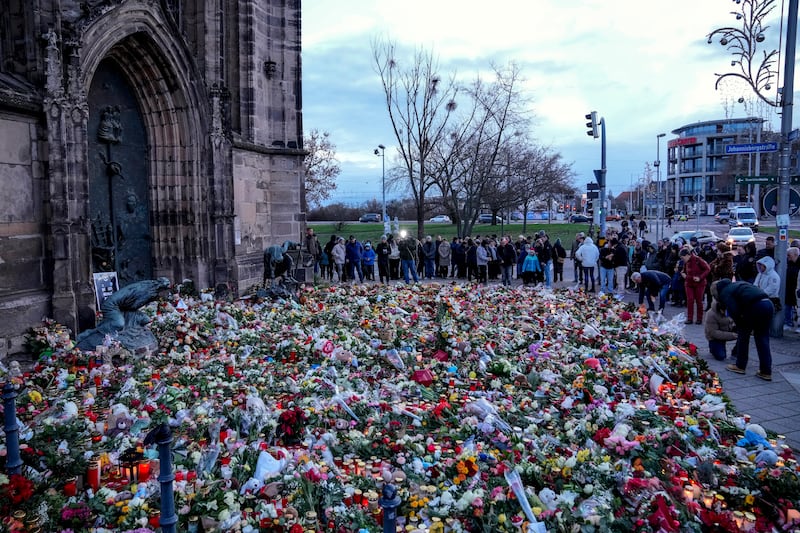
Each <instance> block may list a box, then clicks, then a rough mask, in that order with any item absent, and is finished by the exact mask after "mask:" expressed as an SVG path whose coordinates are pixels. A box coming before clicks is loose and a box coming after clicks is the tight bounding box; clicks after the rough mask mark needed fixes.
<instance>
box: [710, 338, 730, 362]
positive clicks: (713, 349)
mask: <svg viewBox="0 0 800 533" xmlns="http://www.w3.org/2000/svg"><path fill="white" fill-rule="evenodd" d="M708 351H709V352H710V353H711V356H712V357H713V358H714V359H716V360H717V361H724V360H725V358H726V357H728V353H727V351H726V350H725V341H716V340H711V341H708Z"/></svg>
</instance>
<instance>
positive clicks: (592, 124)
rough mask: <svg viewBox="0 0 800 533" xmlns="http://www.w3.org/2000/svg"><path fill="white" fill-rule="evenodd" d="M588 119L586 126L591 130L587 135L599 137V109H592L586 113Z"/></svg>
mask: <svg viewBox="0 0 800 533" xmlns="http://www.w3.org/2000/svg"><path fill="white" fill-rule="evenodd" d="M586 120H588V121H589V122H587V123H586V127H587V128H589V131H587V132H586V135H588V136H590V137H594V138H595V139H597V138H598V137H599V135H598V133H597V111H592V112H591V113H589V114H588V115H586Z"/></svg>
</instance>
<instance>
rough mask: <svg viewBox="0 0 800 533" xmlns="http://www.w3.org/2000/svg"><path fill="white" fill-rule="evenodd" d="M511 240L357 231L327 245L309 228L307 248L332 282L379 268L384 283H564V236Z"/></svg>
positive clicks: (365, 276)
mask: <svg viewBox="0 0 800 533" xmlns="http://www.w3.org/2000/svg"><path fill="white" fill-rule="evenodd" d="M511 241H512V239H511V237H509V236H503V237H498V236H496V235H491V236H485V237H481V236H475V237H466V238H461V237H453V238H452V239H450V240H448V239H445V238H443V237H442V236H441V235H439V236H437V237H436V238H434V237H433V236H427V237H425V238H424V239H417V238H416V237H413V236H411V235H405V234H401V235H397V236H395V235H392V234H389V235H382V236H381V237H380V242H378V243H377V244H374V245H373V243H372V242H371V241H369V240H367V241H364V242H361V241H359V240H358V239H356V237H355V236H353V235H350V237H349V238H348V239H345V238H344V237H343V236H338V235H332V236H331V237H330V240H329V241H328V242H327V243H326V244H325V245H324V246H322V245H321V244H320V242H319V240H318V238H317V236H316V235H315V233H314V229H313V228H308V230H307V231H306V240H305V243H304V250H305V251H306V253H307V254H308V256H309V257H311V258H312V259H311V262H312V263H313V265H314V273H315V275H318V276H319V277H320V278H321V279H323V280H328V281H338V282H348V281H358V282H359V283H361V282H363V281H365V280H373V281H374V280H376V271H377V281H378V282H380V283H390V282H391V281H399V280H401V279H402V280H403V281H405V282H406V283H410V282H411V281H412V280H413V281H415V282H416V281H419V280H420V279H426V280H433V279H447V278H452V279H463V280H467V281H469V282H472V281H475V282H478V283H488V282H489V281H497V282H499V283H501V284H503V285H506V286H510V285H511V284H512V283H513V281H512V280H514V279H520V280H522V282H523V283H524V284H526V285H528V284H542V285H544V286H547V287H552V285H553V283H555V282H559V281H560V282H563V281H564V263H565V262H566V260H567V258H568V254H567V250H566V249H565V248H564V246H563V245H562V243H561V240H560V239H556V240H555V242H551V241H550V238H549V236H548V235H547V234H546V232H544V231H540V232H538V233H536V234H535V235H534V236H532V237H526V236H524V235H520V236H519V237H518V239H517V240H516V241H515V242H511ZM306 266H311V265H310V264H309V265H306Z"/></svg>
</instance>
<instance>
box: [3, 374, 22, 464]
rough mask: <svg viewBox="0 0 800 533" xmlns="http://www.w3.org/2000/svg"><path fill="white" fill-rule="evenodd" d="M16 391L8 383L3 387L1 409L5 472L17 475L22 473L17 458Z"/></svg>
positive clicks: (18, 458)
mask: <svg viewBox="0 0 800 533" xmlns="http://www.w3.org/2000/svg"><path fill="white" fill-rule="evenodd" d="M16 399H17V389H15V388H14V385H12V384H11V383H9V382H6V384H5V385H3V409H4V411H5V423H4V425H3V429H4V430H5V432H6V448H7V452H6V472H7V473H8V474H9V475H11V474H19V473H20V472H21V471H22V459H21V458H20V456H19V426H18V425H17V402H16Z"/></svg>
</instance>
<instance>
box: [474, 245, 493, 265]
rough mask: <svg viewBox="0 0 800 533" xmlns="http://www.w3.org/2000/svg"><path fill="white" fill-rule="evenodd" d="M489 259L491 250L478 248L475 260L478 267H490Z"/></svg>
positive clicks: (484, 247)
mask: <svg viewBox="0 0 800 533" xmlns="http://www.w3.org/2000/svg"><path fill="white" fill-rule="evenodd" d="M489 257H490V256H489V250H487V249H486V246H483V245H481V246H478V248H477V250H475V260H476V261H477V265H478V266H486V265H488V264H489Z"/></svg>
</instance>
